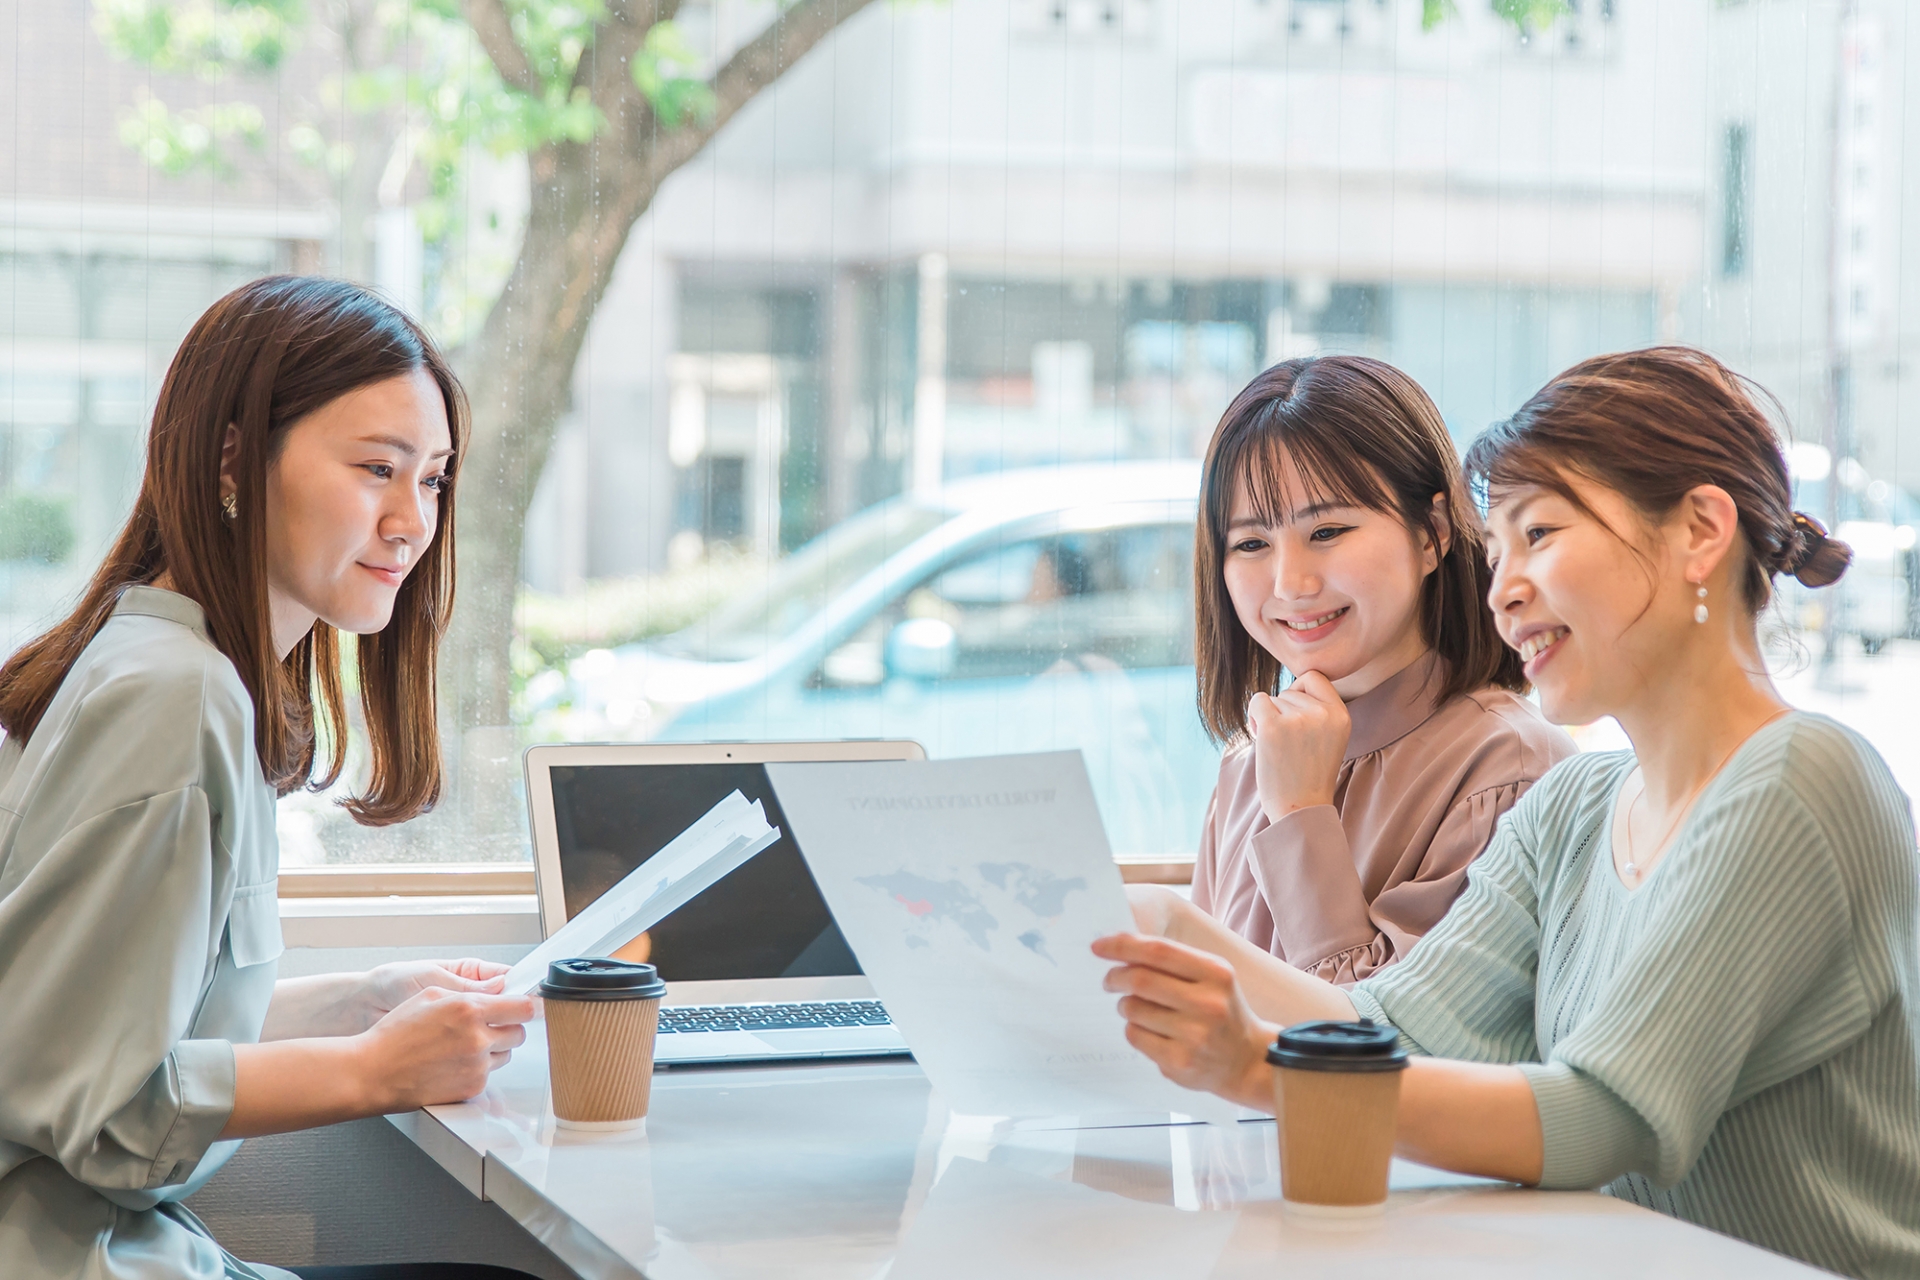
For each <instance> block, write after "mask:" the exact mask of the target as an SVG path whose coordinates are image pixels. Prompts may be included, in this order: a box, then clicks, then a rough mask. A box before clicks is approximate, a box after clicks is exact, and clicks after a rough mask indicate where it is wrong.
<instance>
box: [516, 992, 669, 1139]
mask: <svg viewBox="0 0 1920 1280" xmlns="http://www.w3.org/2000/svg"><path fill="white" fill-rule="evenodd" d="M665 994H667V984H666V983H664V982H662V981H660V974H659V971H658V970H656V969H655V968H654V967H653V966H652V965H650V964H633V963H631V962H629V961H626V960H612V959H608V958H606V957H602V956H592V957H586V958H582V959H577V960H555V961H554V962H553V963H552V964H550V965H548V966H547V980H546V981H545V982H542V983H541V984H540V996H541V999H542V1000H543V1001H544V1002H545V1003H546V1011H547V1078H548V1079H549V1080H550V1081H551V1082H552V1086H553V1115H554V1119H555V1120H557V1121H559V1123H560V1127H561V1128H562V1129H585V1130H589V1131H601V1132H607V1131H613V1130H620V1129H638V1128H640V1127H642V1126H643V1125H645V1124H646V1122H647V1103H648V1101H649V1100H650V1099H651V1097H652V1094H653V1039H654V1035H655V1034H656V1033H657V1032H658V1031H659V1028H660V997H662V996H664V995H665Z"/></svg>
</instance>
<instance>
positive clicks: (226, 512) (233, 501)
mask: <svg viewBox="0 0 1920 1280" xmlns="http://www.w3.org/2000/svg"><path fill="white" fill-rule="evenodd" d="M220 514H221V515H223V516H225V517H226V518H227V523H228V524H232V523H233V522H234V521H235V520H238V519H239V518H240V499H239V498H238V497H237V496H235V495H234V494H231V493H224V494H221V495H220Z"/></svg>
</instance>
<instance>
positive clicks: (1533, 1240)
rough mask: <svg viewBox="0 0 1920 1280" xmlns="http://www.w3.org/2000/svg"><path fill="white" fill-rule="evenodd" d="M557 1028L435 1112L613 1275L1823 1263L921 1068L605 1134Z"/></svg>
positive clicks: (869, 1072)
mask: <svg viewBox="0 0 1920 1280" xmlns="http://www.w3.org/2000/svg"><path fill="white" fill-rule="evenodd" d="M543 1030H544V1028H543V1027H541V1026H540V1025H539V1024H535V1025H534V1026H533V1027H531V1028H530V1031H531V1032H532V1033H533V1034H532V1035H531V1037H530V1039H529V1041H528V1044H527V1046H526V1048H525V1049H523V1050H521V1051H519V1052H518V1053H516V1054H515V1055H514V1060H513V1062H511V1063H510V1064H509V1065H508V1066H507V1067H505V1068H503V1069H502V1070H500V1071H499V1072H497V1073H495V1076H494V1079H493V1082H492V1083H491V1084H490V1085H489V1087H488V1089H487V1092H486V1093H485V1094H483V1095H481V1097H479V1098H478V1099H475V1100H474V1101H473V1102H471V1103H466V1104H463V1105H461V1106H455V1107H436V1108H433V1109H432V1116H433V1118H434V1119H435V1120H437V1121H439V1123H440V1124H442V1125H444V1126H445V1127H446V1129H447V1130H448V1131H450V1132H451V1134H452V1136H453V1137H455V1138H457V1139H458V1140H459V1143H460V1144H463V1145H464V1147H465V1148H467V1149H470V1150H471V1151H473V1152H481V1153H484V1155H485V1161H484V1180H485V1191H486V1194H487V1196H488V1198H489V1199H492V1200H495V1201H497V1202H499V1203H500V1205H501V1206H502V1207H503V1208H504V1209H505V1210H506V1211H507V1212H508V1213H509V1214H511V1215H512V1216H513V1217H514V1218H515V1219H516V1220H518V1221H519V1222H520V1223H521V1224H522V1225H523V1226H525V1227H526V1228H527V1229H528V1230H529V1231H531V1232H532V1233H533V1234H534V1235H535V1236H536V1237H537V1238H539V1239H540V1240H541V1241H542V1242H543V1243H545V1244H546V1245H547V1246H548V1248H550V1249H552V1250H553V1251H554V1252H555V1253H556V1254H557V1255H559V1257H560V1258H561V1259H562V1260H563V1261H565V1262H567V1264H568V1265H569V1266H571V1267H573V1268H574V1269H575V1270H577V1271H579V1272H580V1274H582V1275H583V1276H588V1277H594V1278H596V1280H597V1278H598V1277H602V1276H607V1277H615V1276H619V1277H631V1276H637V1275H644V1276H647V1277H653V1278H656V1280H681V1278H683V1277H700V1278H703V1280H733V1278H735V1277H760V1276H769V1277H771V1276H779V1277H849V1278H858V1280H869V1278H873V1280H878V1278H879V1277H881V1276H886V1277H887V1278H888V1280H923V1278H925V1277H947V1276H952V1277H961V1276H966V1277H976V1278H984V1280H1014V1278H1015V1277H1021V1276H1028V1275H1031V1276H1049V1277H1051V1276H1061V1275H1081V1274H1084V1275H1088V1276H1100V1277H1102V1278H1103V1280H1132V1278H1133V1277H1136V1276H1137V1277H1140V1280H1148V1278H1149V1277H1151V1278H1152V1280H1200V1277H1204V1276H1218V1277H1234V1276H1249V1277H1251V1276H1260V1277H1263V1278H1264V1277H1272V1276H1275V1275H1285V1276H1289V1277H1291V1276H1320V1275H1327V1276H1339V1277H1341V1280H1349V1278H1350V1277H1351V1276H1352V1275H1353V1274H1354V1268H1355V1267H1357V1266H1361V1267H1365V1268H1368V1270H1369V1274H1378V1275H1396V1274H1401V1273H1400V1272H1396V1270H1395V1268H1396V1266H1398V1267H1404V1268H1407V1269H1408V1270H1407V1271H1405V1272H1404V1274H1408V1275H1418V1276H1421V1277H1427V1276H1434V1275H1459V1276H1463V1277H1464V1276H1474V1277H1480V1276H1495V1275H1514V1276H1519V1275H1542V1274H1552V1275H1555V1276H1563V1275H1566V1276H1580V1275H1594V1276H1599V1275H1607V1276H1620V1275H1633V1276H1635V1277H1636V1280H1643V1278H1646V1277H1661V1276H1676V1277H1677V1276H1689V1277H1693V1276H1714V1275H1725V1276H1739V1277H1758V1276H1769V1275H1797V1276H1811V1275H1817V1274H1820V1273H1818V1272H1814V1271H1812V1270H1810V1269H1808V1268H1805V1267H1802V1266H1800V1265H1798V1264H1796V1263H1792V1262H1789V1261H1787V1260H1785V1259H1781V1258H1776V1257H1774V1256H1773V1255H1771V1254H1767V1253H1764V1252H1761V1251H1760V1250H1757V1249H1754V1248H1751V1247H1749V1246H1747V1245H1743V1244H1740V1243H1738V1242H1735V1241H1732V1240H1728V1239H1726V1238H1725V1237H1722V1236H1717V1235H1713V1234H1711V1233H1709V1232H1706V1231H1703V1230H1700V1229H1698V1228H1695V1227H1691V1226H1687V1225H1685V1224H1683V1223H1680V1222H1676V1221H1674V1220H1672V1219H1668V1218H1664V1217H1661V1216H1660V1215H1658V1214H1654V1213H1650V1212H1647V1211H1645V1210H1641V1209H1638V1208H1635V1207H1633V1206H1631V1205H1626V1204H1622V1203H1619V1202H1617V1201H1614V1200H1611V1199H1609V1198H1607V1197H1605V1196H1599V1195H1593V1194H1589V1193H1568V1192H1539V1191H1527V1190H1522V1189H1520V1188H1515V1187H1510V1186H1504V1185H1501V1184H1496V1183H1489V1182H1485V1181H1481V1180H1477V1179H1471V1178H1461V1177H1457V1176H1455V1175H1451V1174H1445V1173H1440V1172H1438V1171H1435V1170H1431V1169H1425V1168H1422V1167H1421V1166H1418V1165H1412V1164H1407V1163H1403V1162H1396V1163H1395V1165H1394V1173H1393V1187H1394V1191H1393V1194H1392V1196H1391V1198H1390V1200H1389V1203H1388V1206H1387V1210H1386V1212H1385V1213H1384V1214H1383V1215H1382V1216H1381V1217H1379V1218H1377V1219H1372V1220H1367V1221H1362V1222H1359V1223H1354V1222H1321V1221H1315V1220H1312V1219H1306V1218H1301V1217H1299V1216H1297V1215H1295V1214H1293V1213H1291V1212H1289V1211H1287V1210H1286V1209H1284V1208H1283V1207H1282V1205H1281V1203H1280V1181H1279V1167H1278V1164H1279V1162H1278V1159H1277V1152H1276V1150H1275V1141H1274V1128H1273V1125H1272V1123H1271V1122H1270V1121H1262V1122H1249V1123H1244V1124H1240V1125H1237V1126H1234V1127H1233V1128H1217V1127H1211V1126H1206V1125H1181V1126H1153V1127H1135V1128H1114V1129H1078V1130H1075V1129H1062V1128H1046V1127H1041V1126H1033V1125H1009V1124H1007V1123H1006V1122H1004V1121H1002V1122H995V1121H993V1120H990V1119H985V1118H981V1117H971V1116H957V1115H954V1114H953V1113H951V1112H949V1111H948V1110H947V1108H946V1106H945V1105H944V1104H943V1103H942V1102H941V1101H940V1099H939V1098H938V1096H936V1095H935V1094H934V1093H933V1092H932V1090H931V1089H930V1088H929V1086H928V1084H927V1079H926V1077H925V1076H924V1075H923V1074H922V1073H921V1072H920V1069H919V1068H918V1067H917V1066H915V1065H914V1064H913V1063H911V1062H906V1061H889V1062H850V1063H835V1064H822V1065H817V1066H799V1065H796V1066H768V1067H744V1068H743V1067H736V1068H727V1069H713V1070H676V1071H672V1072H662V1073H660V1074H659V1075H657V1076H656V1077H655V1081H654V1095H653V1105H652V1113H651V1115H650V1116H649V1118H648V1121H647V1126H646V1130H645V1132H644V1133H631V1134H614V1135H607V1134H582V1133H577V1132H573V1131H569V1130H563V1129H559V1128H558V1127H556V1126H555V1124H554V1121H553V1116H552V1113H551V1111H550V1110H549V1108H548V1105H547V1081H546V1056H545V1043H544V1039H543V1036H542V1032H543ZM429 1123H431V1122H429ZM423 1145H427V1146H428V1147H429V1150H430V1151H431V1144H423ZM438 1158H442V1160H443V1163H445V1159H444V1153H443V1154H442V1155H441V1156H440V1157H438ZM1381 1268H1385V1269H1384V1270H1382V1269H1381Z"/></svg>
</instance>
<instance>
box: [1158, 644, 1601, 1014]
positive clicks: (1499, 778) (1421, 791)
mask: <svg viewBox="0 0 1920 1280" xmlns="http://www.w3.org/2000/svg"><path fill="white" fill-rule="evenodd" d="M1439 665H1440V659H1439V658H1438V657H1437V656H1436V655H1434V654H1431V653H1429V654H1428V655H1427V656H1425V657H1424V658H1422V659H1420V660H1419V661H1418V662H1415V663H1414V664H1413V665H1412V666H1410V667H1408V668H1407V669H1406V670H1404V671H1402V672H1400V673H1399V674H1398V675H1395V676H1393V677H1391V678H1390V679H1388V680H1386V681H1385V682H1383V683H1382V684H1381V685H1380V686H1379V687H1378V688H1376V689H1373V690H1371V691H1370V692H1368V693H1366V694H1363V695H1362V696H1360V697H1358V698H1355V699H1354V700H1353V701H1352V702H1350V703H1348V704H1347V712H1348V714H1349V715H1350V716H1351V717H1352V719H1353V735H1352V737H1351V738H1350V739H1349V740H1348V742H1347V752H1346V758H1345V761H1344V762H1343V763H1342V764H1341V766H1340V779H1339V783H1338V785H1337V786H1336V787H1335V789H1334V797H1333V803H1332V804H1330V805H1316V806H1314V807H1312V808H1308V809H1299V810H1296V811H1294V812H1293V813H1290V814H1288V815H1286V816H1285V817H1284V818H1282V819H1281V820H1280V821H1279V822H1275V823H1270V822H1268V821H1267V817H1266V814H1265V813H1264V812H1263V811H1262V810H1261V808H1260V796H1259V793H1258V791H1257V790H1256V788H1255V784H1254V773H1253V747H1252V744H1251V743H1242V744H1239V745H1237V746H1235V747H1233V748H1230V749H1229V750H1228V751H1227V753H1226V755H1225V757H1224V758H1222V760H1221V761H1220V781H1219V783H1218V785H1217V786H1216V787H1215V788H1214V793H1213V801H1212V803H1211V804H1210V805H1209V806H1208V808H1207V822H1206V828H1205V830H1204V831H1203V832H1202V833H1201V836H1200V856H1199V860H1198V862H1197V863H1196V864H1195V866H1194V873H1193V901H1194V903H1195V904H1196V905H1197V906H1199V907H1200V908H1201V909H1202V910H1204V911H1206V912H1208V913H1209V914H1210V915H1212V916H1213V917H1214V918H1215V919H1217V920H1219V921H1221V922H1222V923H1223V924H1225V925H1226V926H1227V927H1228V928H1230V929H1232V930H1233V931H1234V932H1235V933H1238V934H1239V935H1240V936H1242V937H1244V938H1246V939H1247V940H1248V941H1250V942H1252V943H1254V944H1255V945H1256V946H1261V947H1265V948H1266V949H1267V950H1268V951H1270V952H1272V953H1273V954H1274V955H1276V956H1279V957H1280V958H1281V959H1282V960H1285V961H1286V962H1287V963H1288V964H1291V965H1294V966H1295V967H1296V968H1300V969H1304V970H1306V971H1307V972H1309V973H1313V974H1317V975H1318V976H1320V977H1322V978H1325V979H1327V980H1328V981H1329V982H1337V983H1341V984H1343V985H1344V984H1346V983H1350V982H1357V981H1359V980H1360V979H1361V978H1364V977H1366V976H1367V975H1368V974H1370V973H1373V972H1374V971H1376V970H1378V969H1383V968H1385V967H1386V966H1388V965H1390V964H1392V963H1393V962H1394V961H1395V960H1398V959H1399V958H1400V957H1401V956H1404V955H1405V954H1406V953H1407V950H1408V949H1409V948H1410V947H1412V946H1413V944H1414V943H1415V942H1417V941H1419V940H1420V937H1421V935H1422V934H1424V933H1426V931H1427V930H1429V929H1431V928H1432V927H1433V926H1434V925H1436V924H1438V923H1439V922H1440V917H1442V916H1444V915H1445V914H1446V913H1447V908H1448V907H1450V906H1452V905H1453V900H1454V899H1455V898H1456V897H1458V896H1459V895H1460V891H1461V890H1462V889H1464V888H1466V884H1467V865H1468V864H1469V863H1471V862H1472V861H1473V860H1474V859H1475V858H1477V857H1479V856H1480V853H1481V851H1482V850H1484V849H1485V848H1486V847H1487V841H1488V840H1490V839H1491V838H1492V836H1493V827H1494V824H1495V823H1496V822H1498V821H1499V819H1500V815H1501V814H1503V813H1505V812H1506V811H1507V810H1508V809H1510V808H1512V807H1513V804H1514V802H1515V801H1517V800H1518V799H1519V798H1520V797H1521V795H1522V794H1524V793H1525V791H1526V789H1527V788H1528V787H1530V786H1532V785H1533V784H1534V782H1536V781H1537V780H1538V779H1539V778H1540V775H1542V774H1543V773H1545V772H1546V771H1547V770H1548V769H1550V768H1552V767H1553V766H1554V765H1555V764H1557V763H1559V762H1560V761H1562V760H1564V759H1566V758H1567V757H1568V756H1571V755H1573V754H1574V752H1575V747H1574V745H1573V739H1571V738H1569V737H1568V736H1567V735H1566V733H1565V732H1564V731H1562V730H1561V729H1559V728H1556V727H1555V726H1554V725H1551V724H1549V723H1547V721H1546V720H1545V719H1544V718H1542V716H1541V715H1540V712H1539V711H1538V709H1536V708H1535V707H1534V705H1533V704H1532V703H1531V702H1528V701H1527V700H1526V699H1525V698H1523V697H1521V696H1520V695H1518V694H1515V693H1509V692H1507V691H1506V690H1504V689H1492V688H1489V689H1481V690H1478V691H1477V692H1474V693H1469V694H1463V695H1461V696H1459V697H1455V698H1452V699H1450V700H1448V701H1447V702H1446V703H1444V704H1442V705H1439V706H1435V705H1434V702H1433V694H1434V692H1435V689H1434V688H1433V687H1432V686H1435V685H1437V683H1438V681H1437V680H1436V678H1435V677H1436V673H1437V671H1438V669H1439Z"/></svg>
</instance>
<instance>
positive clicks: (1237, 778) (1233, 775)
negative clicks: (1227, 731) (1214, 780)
mask: <svg viewBox="0 0 1920 1280" xmlns="http://www.w3.org/2000/svg"><path fill="white" fill-rule="evenodd" d="M1251 777H1253V743H1252V742H1251V741H1250V740H1249V739H1246V738H1236V739H1235V740H1234V741H1232V742H1229V743H1228V744H1227V746H1226V749H1225V750H1223V751H1222V752H1221V753H1220V782H1219V786H1220V789H1221V790H1222V791H1231V790H1234V789H1235V788H1237V787H1238V786H1239V785H1240V783H1241V782H1242V781H1243V780H1245V779H1249V778H1251Z"/></svg>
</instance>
